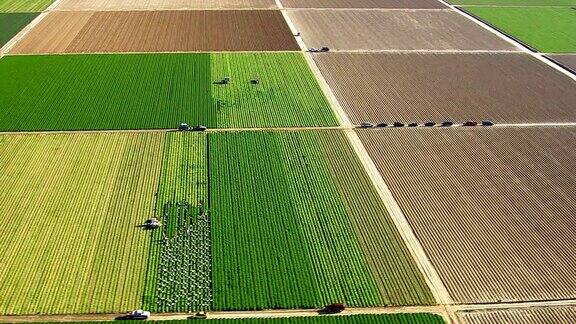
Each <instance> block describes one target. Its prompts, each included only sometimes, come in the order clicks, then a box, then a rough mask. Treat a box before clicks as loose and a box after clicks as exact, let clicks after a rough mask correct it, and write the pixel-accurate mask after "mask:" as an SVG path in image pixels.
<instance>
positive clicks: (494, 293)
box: [358, 127, 576, 303]
mask: <svg viewBox="0 0 576 324" xmlns="http://www.w3.org/2000/svg"><path fill="white" fill-rule="evenodd" d="M358 135H359V136H360V138H361V140H362V142H363V143H364V145H365V146H366V149H367V150H368V152H369V154H370V156H371V157H372V159H373V160H374V162H375V163H376V165H377V167H378V170H379V171H380V173H381V174H382V176H383V178H384V180H385V181H386V183H387V185H388V186H389V188H390V190H391V191H392V193H393V194H394V197H395V199H396V201H397V202H398V204H399V205H400V208H401V209H402V210H403V212H404V214H405V215H406V217H407V219H408V221H409V222H410V224H411V225H412V228H413V229H414V231H415V234H416V235H417V237H418V238H419V240H420V242H421V243H422V246H423V247H424V249H425V251H426V252H427V254H428V256H429V257H430V260H431V262H432V264H433V265H434V267H435V268H436V270H437V271H438V273H439V274H440V276H441V278H442V280H443V282H444V284H445V285H446V287H447V289H448V290H449V292H450V294H451V296H452V297H453V298H454V300H455V301H457V302H463V303H484V302H499V301H511V302H513V301H528V300H555V299H569V298H574V297H576V294H575V293H574V292H575V291H576V280H575V279H574V278H576V276H575V274H576V272H575V271H574V267H573V264H574V263H575V262H576V258H575V257H574V256H573V255H572V254H571V253H570V251H571V250H572V249H573V248H574V247H575V246H576V238H575V237H574V235H573V231H572V229H573V228H574V226H576V221H575V220H574V217H573V215H574V214H575V213H576V200H575V199H574V195H573V188H574V186H575V185H576V177H575V176H574V174H573V170H575V169H576V153H575V152H576V144H575V143H576V141H575V140H576V128H574V127H559V128H551V127H546V128H538V127H534V128H490V129H483V128H474V129H470V128H454V129H441V128H436V129H424V128H419V129H391V130H381V131H358ZM398 161H410V163H398Z"/></svg>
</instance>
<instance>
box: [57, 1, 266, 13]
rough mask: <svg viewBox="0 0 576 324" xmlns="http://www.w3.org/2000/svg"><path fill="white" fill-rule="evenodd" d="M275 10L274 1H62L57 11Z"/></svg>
mask: <svg viewBox="0 0 576 324" xmlns="http://www.w3.org/2000/svg"><path fill="white" fill-rule="evenodd" d="M250 8H254V9H274V8H277V6H276V2H275V1H274V0H147V1H137V0H128V1H119V0H62V2H60V4H59V5H58V7H56V10H68V11H76V10H98V11H106V10H185V9H250Z"/></svg>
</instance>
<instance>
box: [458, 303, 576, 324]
mask: <svg viewBox="0 0 576 324" xmlns="http://www.w3.org/2000/svg"><path fill="white" fill-rule="evenodd" d="M457 316H458V319H459V320H460V321H461V322H462V323H464V324H498V323H507V324H558V323H574V322H576V308H575V307H574V306H552V307H531V308H517V309H498V310H484V311H470V312H458V313H457Z"/></svg>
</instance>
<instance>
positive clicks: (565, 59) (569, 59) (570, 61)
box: [547, 54, 576, 73]
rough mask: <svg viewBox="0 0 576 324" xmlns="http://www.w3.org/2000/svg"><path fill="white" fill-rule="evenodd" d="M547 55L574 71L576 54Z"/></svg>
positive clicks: (575, 68) (575, 70)
mask: <svg viewBox="0 0 576 324" xmlns="http://www.w3.org/2000/svg"><path fill="white" fill-rule="evenodd" d="M547 56H548V57H549V58H551V59H552V60H554V61H556V62H558V63H560V64H562V65H563V66H565V67H567V68H568V69H570V70H572V71H573V72H574V73H576V54H559V55H547Z"/></svg>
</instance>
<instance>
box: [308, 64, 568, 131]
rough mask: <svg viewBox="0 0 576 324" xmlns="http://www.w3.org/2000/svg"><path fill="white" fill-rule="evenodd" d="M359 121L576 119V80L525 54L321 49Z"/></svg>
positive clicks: (332, 81)
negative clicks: (395, 52)
mask: <svg viewBox="0 0 576 324" xmlns="http://www.w3.org/2000/svg"><path fill="white" fill-rule="evenodd" d="M314 59H315V61H316V62H317V64H318V66H319V68H320V71H321V72H322V74H323V76H324V78H325V79H326V81H327V82H328V84H329V85H330V87H331V88H332V90H333V91H334V93H335V95H336V97H337V99H338V101H339V102H340V104H341V105H342V107H343V108H344V109H345V111H346V112H347V113H348V115H349V117H350V119H351V121H352V122H353V123H355V124H359V123H361V122H365V121H370V122H374V123H378V122H388V123H391V122H394V121H402V122H405V123H407V122H414V121H419V122H422V121H427V120H432V121H436V122H440V121H442V120H446V119H451V120H454V121H458V122H464V121H466V120H469V119H472V120H477V121H480V120H482V119H492V120H494V121H495V122H497V123H529V122H574V121H576V108H575V106H574V103H576V83H575V82H574V81H573V80H571V79H570V78H568V77H566V76H565V75H563V74H561V73H559V72H557V71H555V70H553V69H550V68H549V67H548V66H546V65H545V64H543V63H541V62H539V61H538V60H536V59H534V58H532V57H530V56H529V55H525V54H431V53H428V54H414V53H411V54H382V53H380V54H344V53H332V54H318V55H315V56H314Z"/></svg>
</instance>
